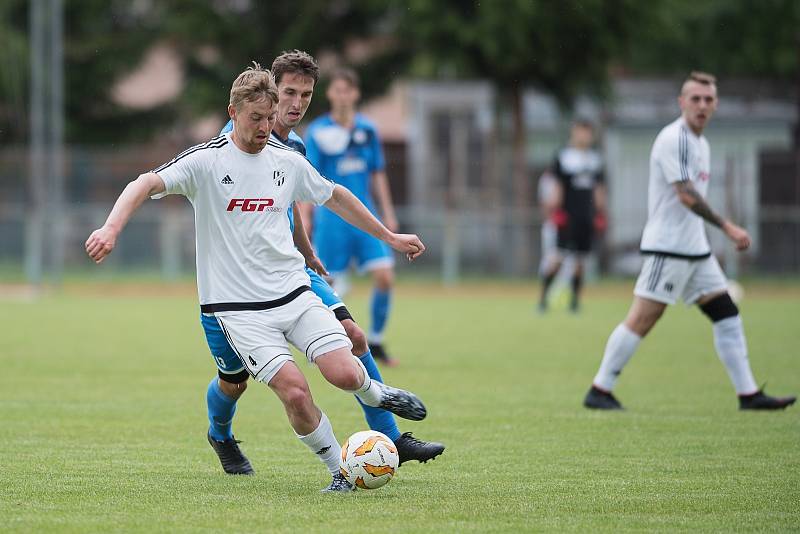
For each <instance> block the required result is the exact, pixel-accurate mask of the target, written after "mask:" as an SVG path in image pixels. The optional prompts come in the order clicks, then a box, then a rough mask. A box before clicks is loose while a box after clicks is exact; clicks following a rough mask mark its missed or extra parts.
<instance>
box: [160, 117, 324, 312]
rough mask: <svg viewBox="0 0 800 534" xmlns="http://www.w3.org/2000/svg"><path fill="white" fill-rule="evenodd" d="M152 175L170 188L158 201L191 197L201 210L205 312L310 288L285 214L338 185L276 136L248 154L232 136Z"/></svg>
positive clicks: (255, 304) (200, 280)
mask: <svg viewBox="0 0 800 534" xmlns="http://www.w3.org/2000/svg"><path fill="white" fill-rule="evenodd" d="M153 172H155V173H156V174H158V175H159V176H160V177H161V179H162V180H163V181H164V184H165V186H166V191H165V192H164V193H161V194H159V195H155V196H154V197H153V198H161V197H163V196H166V195H169V194H178V195H184V196H185V197H186V198H188V199H189V201H190V202H191V203H192V206H193V207H194V213H195V228H196V240H197V291H198V294H199V297H200V304H201V309H203V311H204V312H214V313H220V312H222V313H224V312H226V311H236V310H245V309H265V308H267V307H271V306H269V304H273V301H280V300H281V299H284V300H285V298H286V297H287V296H289V295H290V294H293V293H294V292H296V291H298V290H299V289H300V288H302V287H303V286H308V284H309V278H308V275H307V274H306V273H305V270H304V269H303V266H304V264H305V263H304V260H303V256H302V255H301V254H300V252H298V250H297V249H296V248H295V246H294V242H293V240H292V233H291V231H290V229H289V219H288V218H287V216H286V213H287V210H289V209H291V204H292V202H294V201H295V200H300V201H304V202H313V203H314V204H322V203H324V202H326V201H327V200H328V199H330V198H331V195H332V194H333V189H334V187H335V184H334V183H333V182H331V181H330V180H328V179H326V178H323V177H322V176H321V175H320V174H319V173H318V172H317V171H316V170H315V169H314V167H313V166H312V165H311V164H310V163H309V162H308V160H306V159H305V158H304V157H303V156H302V155H300V154H298V153H297V152H295V151H294V150H292V149H289V148H287V147H285V146H284V145H282V144H280V143H278V142H276V141H274V140H269V141H268V142H267V146H266V147H264V149H263V150H262V151H261V152H259V153H258V154H249V153H247V152H244V151H242V150H240V149H239V148H238V147H237V146H236V144H235V143H234V142H233V140H232V139H231V134H230V133H227V134H225V135H221V136H219V137H215V138H214V139H212V140H211V141H209V142H207V143H203V144H200V145H197V146H194V147H192V148H190V149H188V150H186V151H184V152H183V153H181V154H180V155H178V156H177V157H176V158H175V159H173V160H172V161H170V162H168V163H165V164H164V165H162V166H160V167H158V168H157V169H155V170H154V171H153ZM295 296H296V295H295ZM264 304H266V305H264Z"/></svg>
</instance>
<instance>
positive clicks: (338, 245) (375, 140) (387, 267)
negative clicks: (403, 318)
mask: <svg viewBox="0 0 800 534" xmlns="http://www.w3.org/2000/svg"><path fill="white" fill-rule="evenodd" d="M326 96H327V97H328V101H329V102H330V104H331V111H330V113H328V114H326V115H323V116H321V117H318V118H317V119H315V120H314V121H313V122H312V123H311V124H310V125H309V126H308V130H307V132H306V135H305V141H306V157H307V158H308V160H309V161H310V162H311V164H312V165H314V167H316V168H317V170H318V171H319V172H320V173H321V174H322V175H323V176H326V177H327V178H329V179H331V180H333V181H334V182H336V183H337V184H341V185H344V186H345V187H347V188H348V189H350V190H351V191H352V192H353V194H354V195H356V196H357V197H358V199H359V200H361V202H363V203H364V205H365V206H367V208H369V209H370V211H372V212H373V214H376V216H377V210H376V208H380V212H381V215H382V217H381V220H382V221H383V223H384V224H385V225H386V227H387V228H390V229H392V228H393V229H395V230H396V229H397V226H398V225H397V217H396V216H395V213H394V207H393V206H392V199H391V193H390V190H389V182H388V179H387V177H386V170H385V168H386V164H385V162H384V157H383V150H382V148H381V143H380V139H379V137H378V132H377V130H376V128H375V126H374V125H373V124H372V123H371V122H370V121H369V120H368V119H367V118H366V117H364V116H363V115H361V114H359V113H357V112H356V103H357V102H358V99H359V97H360V93H359V89H358V77H357V75H356V73H355V72H353V71H352V70H350V69H340V70H338V71H336V72H335V73H334V74H333V76H332V77H331V81H330V85H329V86H328V91H327V93H326ZM373 193H374V195H375V197H374V199H373ZM375 200H377V205H376V202H375ZM307 220H310V218H307ZM313 220H314V225H313V242H314V247H315V248H316V250H317V253H318V254H319V257H320V258H321V259H322V262H323V263H324V264H325V266H326V267H327V269H328V270H329V271H330V272H331V274H332V277H333V280H334V287H335V288H336V289H337V290H338V291H339V292H340V293H342V294H344V292H345V289H344V288H345V287H346V286H347V282H346V276H347V272H348V270H349V269H350V267H351V263H353V262H355V266H356V267H357V268H358V270H359V271H368V272H369V273H371V274H372V278H373V283H374V288H373V292H372V298H371V302H370V315H371V324H370V331H369V335H368V336H367V338H368V339H369V344H370V349H371V350H372V354H373V356H374V357H375V359H377V360H379V361H382V362H384V363H386V364H388V365H393V364H394V363H395V361H394V360H393V359H392V358H391V357H390V356H389V355H388V354H387V353H386V350H385V349H384V346H383V334H384V330H385V328H386V323H387V321H388V318H389V311H390V309H391V296H392V285H393V283H394V256H393V255H392V252H391V250H389V248H388V247H387V246H386V245H384V244H383V243H381V242H380V241H379V240H377V239H375V238H373V237H372V236H370V235H369V234H367V233H365V232H362V231H361V230H359V229H357V228H355V227H353V226H351V225H350V224H348V223H347V222H346V221H344V220H343V219H342V218H340V217H339V216H337V215H336V214H334V213H333V212H332V211H330V210H327V209H317V210H315V214H314V219H313Z"/></svg>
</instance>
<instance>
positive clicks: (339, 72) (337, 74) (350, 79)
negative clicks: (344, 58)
mask: <svg viewBox="0 0 800 534" xmlns="http://www.w3.org/2000/svg"><path fill="white" fill-rule="evenodd" d="M336 80H344V81H346V82H347V83H349V84H350V85H352V86H353V87H358V84H359V79H358V74H357V73H356V71H354V70H353V69H351V68H348V67H339V68H338V69H336V70H335V71H333V73H332V74H331V83H333V82H335V81H336Z"/></svg>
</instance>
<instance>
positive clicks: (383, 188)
mask: <svg viewBox="0 0 800 534" xmlns="http://www.w3.org/2000/svg"><path fill="white" fill-rule="evenodd" d="M372 184H373V189H374V190H375V197H376V198H377V199H378V204H379V205H380V207H381V214H382V215H383V224H385V225H386V228H388V229H389V230H391V231H392V232H396V231H397V228H398V227H399V225H398V223H397V215H396V214H395V212H394V204H393V203H392V190H391V189H390V188H389V178H388V177H387V176H386V172H385V171H376V172H374V173H372Z"/></svg>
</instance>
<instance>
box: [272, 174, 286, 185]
mask: <svg viewBox="0 0 800 534" xmlns="http://www.w3.org/2000/svg"><path fill="white" fill-rule="evenodd" d="M272 181H273V182H275V185H277V186H278V187H280V186H282V185H283V183H284V182H285V181H286V173H285V172H283V171H272Z"/></svg>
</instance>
